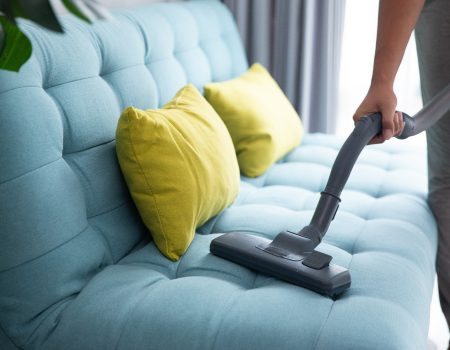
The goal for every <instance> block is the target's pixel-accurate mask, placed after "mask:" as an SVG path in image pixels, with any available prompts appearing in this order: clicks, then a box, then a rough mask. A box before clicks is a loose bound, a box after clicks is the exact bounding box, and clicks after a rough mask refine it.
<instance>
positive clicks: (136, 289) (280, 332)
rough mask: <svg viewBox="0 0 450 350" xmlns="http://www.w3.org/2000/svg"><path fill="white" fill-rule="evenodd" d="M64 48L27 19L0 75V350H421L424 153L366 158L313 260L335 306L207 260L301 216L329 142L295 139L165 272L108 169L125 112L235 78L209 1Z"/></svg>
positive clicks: (68, 38) (72, 25) (115, 24)
mask: <svg viewBox="0 0 450 350" xmlns="http://www.w3.org/2000/svg"><path fill="white" fill-rule="evenodd" d="M114 17H115V20H114V21H111V22H98V23H96V24H94V25H92V26H88V25H86V24H84V23H82V22H80V21H79V20H77V19H75V18H72V17H66V18H63V25H64V27H65V29H66V34H65V35H57V34H53V33H50V32H48V31H45V30H43V29H41V28H39V27H37V26H35V25H32V24H30V23H28V22H22V23H21V26H22V28H23V29H24V31H25V32H26V33H27V34H28V35H29V37H30V38H31V40H32V42H33V56H32V58H31V59H30V61H29V62H28V63H27V64H26V65H25V66H24V67H23V68H22V69H21V71H20V73H19V74H16V73H11V72H6V71H0V349H2V350H9V349H17V348H20V349H45V350H50V349H58V350H61V349H65V350H70V349H80V350H81V349H83V350H84V349H139V350H140V349H168V350H171V349H224V350H225V349H226V350H230V349H257V350H263V349H305V350H310V349H344V350H345V349H383V350H389V349H392V350H394V349H395V350H414V349H421V350H422V349H425V347H426V338H427V331H428V317H429V303H430V299H431V292H432V286H433V278H434V259H435V254H436V236H437V235H436V227H435V222H434V220H433V217H432V215H431V213H430V211H429V208H428V206H427V204H426V174H425V170H424V169H425V163H424V159H425V157H424V155H423V153H421V154H417V153H416V151H411V150H410V149H409V148H408V147H405V146H402V145H400V146H399V145H396V144H394V143H388V144H386V145H383V146H373V147H372V146H371V147H370V148H368V149H366V150H365V151H364V152H363V154H362V156H361V158H360V160H359V161H358V163H357V165H356V167H355V169H354V171H353V173H352V175H351V178H350V180H349V183H348V186H347V188H346V190H345V191H344V193H343V196H342V200H343V202H342V204H341V209H340V211H339V212H338V214H337V216H336V219H335V220H334V222H333V223H332V225H331V227H330V230H329V233H328V234H327V236H326V237H325V240H324V242H323V243H322V244H321V245H320V250H322V251H324V252H327V253H330V254H332V255H333V256H334V261H335V262H336V263H337V264H340V265H342V266H345V267H347V268H349V269H350V271H351V273H352V279H353V283H352V286H351V288H350V289H349V290H348V291H347V292H346V293H345V294H344V295H342V297H341V298H339V299H338V300H335V301H333V300H332V299H330V298H327V297H324V296H321V295H318V294H316V293H313V292H311V291H309V290H306V289H302V288H299V287H296V286H294V285H290V284H287V283H284V282H281V281H278V280H276V279H274V278H269V277H267V276H264V275H262V274H256V273H254V272H252V271H250V270H248V269H246V268H244V267H241V266H238V265H235V264H233V263H231V262H228V261H225V260H222V259H220V258H218V257H215V256H213V255H211V254H210V253H209V244H210V242H211V240H212V239H213V238H214V237H217V235H218V234H220V232H229V231H233V230H239V231H246V232H248V233H249V234H255V235H262V236H265V237H274V235H275V234H277V233H278V232H279V231H281V230H285V229H289V230H297V229H300V228H302V227H303V226H304V225H306V224H307V223H308V222H309V220H310V218H311V215H312V213H313V210H314V208H315V205H316V202H317V200H318V192H320V191H321V190H322V189H323V187H324V184H325V182H326V180H327V176H328V172H329V170H330V166H331V164H332V162H333V161H334V157H335V156H336V154H337V151H338V149H339V147H340V144H341V142H342V140H339V139H337V138H335V137H333V136H329V135H320V134H314V135H306V137H305V139H304V141H303V143H302V145H301V146H300V147H298V148H297V149H295V150H294V151H292V152H291V153H290V154H288V155H287V156H286V157H285V158H284V159H282V160H281V161H280V162H278V163H277V164H275V165H274V166H273V167H272V168H271V169H270V170H269V171H268V172H267V173H266V174H264V175H263V176H261V177H259V178H256V179H248V178H242V182H241V190H240V195H239V197H238V199H237V201H236V203H234V204H233V205H232V206H231V207H230V208H228V209H227V210H225V211H224V212H223V213H221V214H220V215H218V216H217V217H215V218H213V219H211V220H210V221H209V222H207V223H206V224H205V225H204V226H202V227H200V228H199V229H198V234H197V235H196V237H195V239H194V241H193V243H192V245H191V246H190V248H189V250H188V251H187V253H186V255H185V256H183V258H182V259H181V260H180V261H179V262H171V261H169V260H167V259H166V258H164V257H163V256H162V255H161V254H160V253H159V252H158V250H157V249H156V248H155V246H154V244H153V243H152V242H151V240H150V238H149V234H148V232H147V230H146V229H145V227H144V226H143V224H142V222H141V220H140V218H139V215H138V213H137V211H136V208H135V206H134V204H133V202H132V200H131V198H130V195H129V193H128V191H127V188H126V185H125V183H124V181H123V178H122V175H121V171H120V169H119V166H118V163H117V159H116V154H115V143H114V135H115V128H116V124H117V120H118V117H119V115H120V113H121V110H122V109H124V108H125V107H126V106H128V105H134V106H136V107H139V108H156V107H158V106H161V105H162V104H164V103H165V102H166V101H168V100H169V99H170V98H171V97H172V96H173V95H174V94H175V92H176V91H177V90H178V89H179V88H180V87H181V86H183V85H184V84H185V83H186V82H192V83H194V84H195V85H196V86H197V87H199V88H201V87H202V86H203V85H204V84H205V83H207V82H210V81H221V80H225V79H229V78H232V77H235V76H237V75H239V74H240V73H242V72H244V71H245V70H246V68H247V62H246V59H245V55H244V52H243V48H242V44H241V42H240V39H239V36H238V33H237V30H236V27H235V24H234V22H233V19H232V17H231V16H230V13H229V12H228V11H227V10H226V8H225V7H224V6H223V5H222V4H221V3H220V2H218V1H213V0H211V1H192V2H185V3H180V4H177V3H174V4H156V5H149V6H144V7H140V8H136V9H132V10H127V11H122V12H117V13H115V14H114Z"/></svg>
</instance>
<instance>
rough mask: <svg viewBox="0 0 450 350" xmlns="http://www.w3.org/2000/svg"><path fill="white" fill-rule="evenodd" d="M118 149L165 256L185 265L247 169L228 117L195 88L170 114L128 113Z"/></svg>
mask: <svg viewBox="0 0 450 350" xmlns="http://www.w3.org/2000/svg"><path fill="white" fill-rule="evenodd" d="M116 149H117V156H118V159H119V163H120V167H121V169H122V172H123V174H124V177H125V180H126V182H127V185H128V188H129V190H130V192H131V195H132V197H133V200H134V202H135V203H136V206H137V208H138V210H139V213H140V215H141V217H142V219H143V221H144V223H145V225H146V226H147V228H148V229H149V230H150V233H151V235H152V237H153V240H154V242H155V244H156V245H157V247H158V248H159V250H160V251H161V252H162V253H163V254H164V255H165V256H167V257H168V258H170V259H172V260H178V259H179V258H180V256H181V255H183V253H184V252H185V251H186V249H187V248H188V247H189V244H190V243H191V241H192V239H193V237H194V233H195V229H196V227H198V226H200V225H201V224H203V223H204V222H205V221H207V220H208V219H209V218H211V217H213V216H214V215H216V214H218V213H219V212H221V211H222V210H223V209H225V208H226V207H228V206H229V205H230V204H232V203H233V201H234V200H235V198H236V196H237V194H238V191H239V166H238V164H237V160H236V154H235V150H234V147H233V143H232V141H231V138H230V135H229V133H228V131H227V129H226V127H225V125H224V124H223V122H222V120H221V119H220V117H219V116H218V115H217V113H216V112H215V111H214V109H213V108H212V107H211V106H210V105H209V104H208V102H207V101H206V100H205V99H204V97H203V96H202V95H201V94H200V93H199V92H198V91H197V89H196V88H195V87H194V86H193V85H187V86H185V87H184V88H182V89H181V90H180V91H179V92H178V93H177V94H176V96H175V97H174V98H173V99H172V100H171V101H170V102H169V103H167V104H166V105H165V106H164V107H163V108H162V109H155V110H146V111H142V110H139V109H136V108H132V107H129V108H127V109H126V110H124V111H123V113H122V115H121V117H120V119H119V123H118V126H117V132H116Z"/></svg>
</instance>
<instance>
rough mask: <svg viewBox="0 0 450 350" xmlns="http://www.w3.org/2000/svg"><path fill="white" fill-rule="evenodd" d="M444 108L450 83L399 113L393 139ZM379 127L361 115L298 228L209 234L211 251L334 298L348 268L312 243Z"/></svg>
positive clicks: (377, 120) (425, 124)
mask: <svg viewBox="0 0 450 350" xmlns="http://www.w3.org/2000/svg"><path fill="white" fill-rule="evenodd" d="M449 109H450V85H449V86H447V87H446V88H445V89H444V90H443V91H442V92H441V93H439V94H438V95H437V96H436V97H435V98H434V99H433V100H432V101H431V102H430V103H429V104H427V105H426V106H425V107H424V108H423V109H421V110H420V111H419V112H418V113H417V114H416V115H415V116H414V117H413V118H412V117H410V116H408V115H407V114H405V113H403V120H404V122H405V127H404V129H403V132H402V133H401V135H399V136H397V138H399V139H406V138H408V137H410V136H414V135H417V134H419V133H420V132H422V131H424V130H426V129H427V128H429V127H430V126H431V125H433V124H434V123H435V122H436V121H437V120H439V119H440V118H441V117H442V116H443V115H444V114H445V113H446V112H447V111H448V110H449ZM381 131H382V116H381V114H380V113H374V114H371V115H369V116H364V117H363V118H361V120H360V121H359V122H358V123H356V125H355V128H354V130H353V131H352V133H351V134H350V136H349V137H348V138H347V140H346V141H345V143H344V144H343V146H342V147H341V149H340V151H339V153H338V155H337V157H336V160H335V161H334V164H333V166H332V168H331V172H330V176H329V178H328V182H327V185H326V186H325V189H324V190H323V191H322V192H321V196H320V199H319V202H318V204H317V207H316V210H315V211H314V214H313V217H312V219H311V222H310V224H309V225H308V226H306V227H304V228H303V229H301V230H300V231H299V232H291V231H282V232H280V233H279V234H278V235H277V236H276V237H275V239H274V240H272V241H271V240H269V239H266V238H262V237H258V236H254V235H250V234H246V233H242V232H230V233H225V234H223V235H221V236H219V237H217V238H215V239H214V240H213V241H212V242H211V245H210V251H211V253H212V254H214V255H217V256H219V257H222V258H224V259H227V260H230V261H232V262H235V263H238V264H240V265H243V266H246V267H248V268H250V269H253V270H256V271H258V272H261V273H264V274H267V275H270V276H273V277H276V278H278V279H281V280H284V281H287V282H290V283H293V284H296V285H298V286H301V287H304V288H308V289H310V290H312V291H315V292H317V293H320V294H323V295H326V296H330V297H332V298H333V299H335V298H337V297H338V296H339V295H340V294H341V293H342V292H344V291H345V290H346V289H347V288H349V287H350V284H351V276H350V272H349V270H348V269H346V268H343V267H341V266H338V265H335V264H332V263H331V260H332V259H333V257H332V256H330V255H328V254H324V253H322V252H320V251H318V250H316V247H317V246H318V245H319V244H320V242H321V241H322V239H323V237H324V236H325V234H326V232H327V230H328V227H329V226H330V223H331V221H332V220H333V219H334V217H335V215H336V212H337V210H338V208H339V203H340V202H341V199H340V195H341V192H342V190H343V188H344V186H345V184H346V182H347V180H348V177H349V176H350V173H351V171H352V169H353V166H354V164H355V162H356V160H357V159H358V156H359V154H360V153H361V151H362V150H363V148H364V146H366V145H367V144H368V142H369V141H370V140H371V139H372V138H373V137H374V136H375V135H377V134H379V133H380V132H381Z"/></svg>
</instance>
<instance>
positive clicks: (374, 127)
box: [298, 85, 450, 245]
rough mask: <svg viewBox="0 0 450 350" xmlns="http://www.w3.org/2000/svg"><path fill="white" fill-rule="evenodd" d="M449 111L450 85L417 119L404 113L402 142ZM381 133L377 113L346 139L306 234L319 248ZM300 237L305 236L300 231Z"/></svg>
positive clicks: (361, 122)
mask: <svg viewBox="0 0 450 350" xmlns="http://www.w3.org/2000/svg"><path fill="white" fill-rule="evenodd" d="M449 109H450V85H449V86H447V87H446V88H445V89H444V90H443V91H442V92H440V93H439V94H438V95H437V96H436V97H435V98H433V99H432V100H431V101H430V103H428V104H427V105H426V106H425V107H423V108H422V109H421V110H420V111H419V112H418V113H416V115H415V116H414V117H413V118H411V117H410V116H408V115H407V114H405V113H403V121H404V122H405V127H404V129H403V132H402V133H401V135H399V136H397V138H399V139H406V138H408V137H410V136H414V135H417V134H419V133H421V132H422V131H424V130H426V129H428V128H429V127H430V126H432V125H433V124H434V123H435V122H437V121H438V120H439V119H440V118H441V117H442V116H443V115H444V114H445V113H446V112H447V111H448V110H449ZM381 131H382V116H381V114H380V113H374V114H371V115H369V116H364V117H363V118H361V120H360V121H359V122H358V123H356V125H355V129H354V130H353V132H352V133H351V134H350V136H349V137H348V138H347V140H346V141H345V143H344V144H343V146H342V148H341V150H340V151H339V153H338V155H337V157H336V160H335V161H334V164H333V167H332V168H331V172H330V177H329V179H328V183H327V185H326V187H325V190H324V191H323V192H322V193H321V196H320V200H319V203H318V205H317V207H316V210H315V212H314V215H313V218H312V220H311V223H310V225H309V228H310V229H311V230H309V233H308V234H307V236H308V238H310V239H311V240H312V241H314V243H315V244H316V245H317V244H319V243H320V241H321V240H322V238H323V236H325V233H326V232H327V230H328V227H329V225H330V223H331V221H332V220H333V219H334V216H335V215H336V212H337V209H338V207H339V202H340V201H341V200H340V198H339V196H340V195H341V192H342V190H343V188H344V186H345V184H346V182H347V180H348V178H349V176H350V173H351V171H352V169H353V166H354V165H355V163H356V160H357V159H358V156H359V154H360V153H361V151H362V150H363V148H364V147H365V146H366V145H367V143H368V142H369V141H370V140H371V139H372V138H373V137H374V136H375V135H377V134H379V133H380V132H381ZM313 232H315V233H314V234H312V233H313ZM298 234H300V235H302V236H305V234H302V231H300V232H299V233H298Z"/></svg>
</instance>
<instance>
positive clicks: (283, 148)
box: [205, 63, 303, 177]
mask: <svg viewBox="0 0 450 350" xmlns="http://www.w3.org/2000/svg"><path fill="white" fill-rule="evenodd" d="M205 97H206V99H207V100H208V102H209V103H210V104H211V105H212V106H213V107H214V109H215V110H216V111H217V113H218V114H219V115H220V117H221V118H222V120H223V121H224V123H225V125H226V126H227V128H228V131H229V132H230V134H231V138H232V139H233V143H234V147H235V148H236V153H237V158H238V162H239V167H240V170H241V172H242V173H243V174H244V175H246V176H249V177H256V176H259V175H262V174H263V173H264V172H265V171H266V170H267V169H268V168H269V167H270V166H271V165H272V164H273V163H274V162H275V161H277V160H278V159H280V158H281V157H283V156H284V155H285V154H286V153H288V152H289V151H291V150H292V149H293V148H295V147H296V146H297V145H298V144H299V143H300V141H301V138H302V135H303V125H302V123H301V120H300V117H299V116H298V114H297V112H296V111H295V109H294V108H293V107H292V105H291V103H290V102H289V100H288V99H287V97H286V96H285V95H284V93H283V91H282V90H281V88H280V87H279V86H278V84H277V83H276V81H275V80H274V79H273V78H272V76H271V75H270V73H269V72H268V71H267V70H266V69H265V68H264V67H263V66H262V65H260V64H258V63H255V64H253V65H252V66H251V67H250V69H249V70H248V71H247V72H245V73H244V74H242V75H241V76H239V77H237V78H235V79H232V80H228V81H225V82H220V83H210V84H207V85H205Z"/></svg>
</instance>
